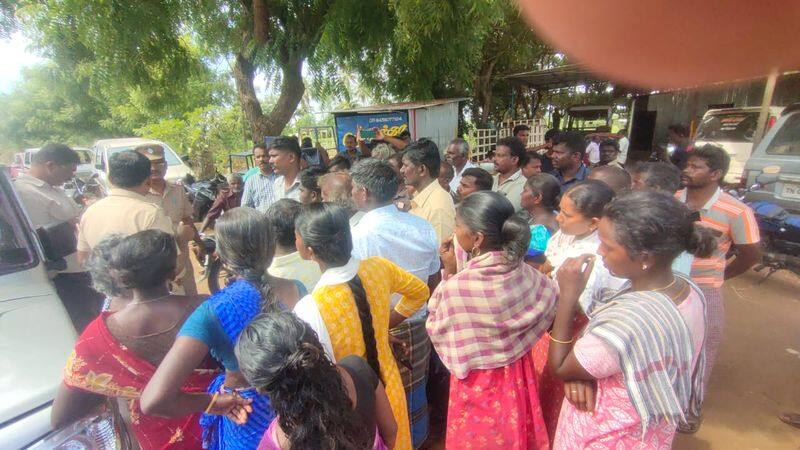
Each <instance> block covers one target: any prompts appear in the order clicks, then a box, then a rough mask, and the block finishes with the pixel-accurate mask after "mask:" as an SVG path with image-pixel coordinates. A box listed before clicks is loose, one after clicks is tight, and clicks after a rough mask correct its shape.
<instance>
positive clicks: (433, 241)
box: [350, 159, 439, 448]
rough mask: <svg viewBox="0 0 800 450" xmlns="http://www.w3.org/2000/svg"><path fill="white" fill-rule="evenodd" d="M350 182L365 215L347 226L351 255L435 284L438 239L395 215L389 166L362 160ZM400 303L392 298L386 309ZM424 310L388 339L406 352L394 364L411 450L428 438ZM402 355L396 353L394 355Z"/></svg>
mask: <svg viewBox="0 0 800 450" xmlns="http://www.w3.org/2000/svg"><path fill="white" fill-rule="evenodd" d="M350 176H351V177H352V180H353V201H355V203H356V206H358V208H359V209H360V210H362V211H366V214H364V217H362V218H361V221H360V222H359V223H358V224H357V225H356V226H354V227H353V229H352V236H353V257H355V258H358V259H366V258H369V257H372V256H380V257H383V258H386V259H388V260H390V261H392V262H393V263H395V264H397V265H398V266H400V268H402V269H404V270H406V271H408V272H410V273H412V274H414V275H415V276H416V277H417V278H419V279H420V280H422V281H424V282H426V283H428V285H429V286H432V285H433V284H434V283H435V282H437V281H438V279H436V278H437V276H438V273H439V253H438V248H439V239H438V238H437V236H436V231H435V230H434V229H433V226H432V225H431V224H430V223H428V221H427V220H425V219H423V218H421V217H418V216H415V215H414V214H409V213H405V212H402V211H400V210H399V209H397V207H396V206H395V205H394V202H393V199H394V197H395V195H396V194H397V184H398V177H397V173H396V172H395V171H394V169H393V168H392V166H391V165H389V163H387V162H386V161H381V160H378V159H365V160H362V161H359V162H358V163H356V164H355V165H354V166H353V168H352V169H351V170H350ZM399 300H400V297H399V296H398V295H395V296H394V297H392V307H394V305H396V304H397V302H398V301H399ZM427 312H428V308H427V306H425V307H422V308H420V309H419V311H417V312H416V314H414V315H413V316H411V317H409V318H408V319H407V320H405V321H404V322H403V323H401V324H400V325H398V326H397V327H395V328H394V329H392V330H391V333H392V335H393V336H394V337H395V338H397V339H399V340H400V341H401V342H403V343H404V345H405V347H406V348H407V349H408V350H409V356H408V360H407V361H406V360H405V359H406V358H405V356H404V355H400V356H398V364H397V366H398V367H399V368H400V375H401V376H402V378H403V387H404V388H405V391H406V398H407V402H408V416H409V417H410V418H411V436H412V439H413V441H414V447H415V448H416V447H419V445H421V444H422V442H423V441H424V440H425V438H426V437H427V434H428V401H427V396H426V393H425V385H426V384H427V378H428V362H429V358H430V353H431V344H430V340H429V338H428V334H427V332H426V331H425V318H426V316H427ZM400 353H402V352H400Z"/></svg>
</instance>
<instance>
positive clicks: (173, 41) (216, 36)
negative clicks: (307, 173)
mask: <svg viewBox="0 0 800 450" xmlns="http://www.w3.org/2000/svg"><path fill="white" fill-rule="evenodd" d="M385 6H386V5H385V3H383V2H381V1H378V0H361V1H358V2H352V1H348V0H143V1H139V2H129V1H126V0H109V1H103V2H92V1H86V0H53V1H49V2H46V3H34V2H32V0H29V2H28V3H27V4H26V6H24V7H23V9H22V11H23V14H21V16H22V17H23V23H24V24H25V25H26V29H27V30H28V32H29V34H30V35H31V36H32V38H33V40H34V41H35V42H37V43H38V44H39V45H40V47H41V48H42V49H43V51H44V52H45V53H46V54H47V56H50V57H52V58H54V59H56V60H57V61H69V62H71V63H73V64H75V67H76V69H77V70H79V71H81V72H83V73H85V74H87V75H88V76H90V77H91V79H92V82H93V83H92V84H93V86H95V87H101V88H103V87H102V86H105V88H106V89H107V88H108V87H112V88H113V87H114V86H118V85H123V86H127V87H130V86H135V87H137V88H138V89H140V90H141V92H146V93H150V91H156V92H158V93H160V94H162V95H160V96H155V97H153V98H152V101H153V102H158V103H161V104H165V103H169V101H170V99H171V96H173V95H174V94H175V92H176V87H178V88H179V87H180V86H181V85H182V84H183V83H185V81H186V80H187V79H188V78H189V77H190V76H191V75H192V74H193V73H196V72H197V71H198V70H202V67H199V66H198V64H197V61H196V60H195V59H194V58H192V54H191V51H190V47H191V44H192V43H196V44H197V45H198V46H199V48H200V49H202V52H203V55H205V62H206V63H207V64H211V65H222V64H228V65H229V68H230V73H231V75H232V78H233V80H234V82H235V86H236V93H237V97H238V100H239V103H240V105H241V108H242V111H243V113H244V117H245V119H246V120H247V123H248V125H249V127H250V130H251V135H252V138H253V140H254V141H262V140H263V138H264V136H267V135H274V134H279V133H280V132H281V131H282V130H283V128H284V127H285V126H286V124H287V123H288V122H289V119H290V118H291V117H292V114H293V113H294V111H295V109H296V108H297V105H298V103H299V102H300V99H301V98H302V96H303V93H304V92H305V84H304V82H303V65H304V63H305V62H306V61H308V62H309V64H311V65H312V66H314V70H315V71H317V72H318V73H321V72H323V71H324V70H326V68H325V66H327V65H328V63H329V62H328V61H324V60H321V59H319V58H315V57H314V52H315V50H316V48H317V46H318V44H319V42H320V41H321V40H322V39H323V36H324V35H326V34H329V35H331V36H332V37H329V38H328V40H331V39H344V40H345V41H347V42H348V45H350V46H355V45H357V43H356V42H357V36H355V35H354V34H352V33H350V32H349V31H350V30H357V29H358V28H359V27H361V26H362V23H364V22H362V20H364V19H366V18H368V17H369V15H371V14H373V13H374V11H380V10H381V9H382V7H385ZM354 10H355V11H354ZM98 18H102V19H100V20H98ZM373 33H374V30H373ZM333 36H335V37H333ZM258 73H263V74H267V75H271V76H272V78H273V79H274V80H276V82H278V83H280V92H279V95H278V97H277V100H276V102H275V103H274V105H273V106H272V107H271V109H270V110H269V111H268V112H265V110H264V109H263V107H262V104H261V102H260V100H259V98H258V95H257V93H256V89H255V86H254V79H255V77H256V75H257V74H258Z"/></svg>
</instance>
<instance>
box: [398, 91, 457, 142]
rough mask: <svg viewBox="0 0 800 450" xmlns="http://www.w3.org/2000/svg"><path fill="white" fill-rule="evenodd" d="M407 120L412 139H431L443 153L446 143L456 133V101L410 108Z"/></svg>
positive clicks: (453, 137)
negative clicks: (427, 106)
mask: <svg viewBox="0 0 800 450" xmlns="http://www.w3.org/2000/svg"><path fill="white" fill-rule="evenodd" d="M409 122H410V128H411V130H412V131H411V135H412V137H413V138H414V139H420V138H429V139H431V140H432V141H434V142H436V145H437V146H438V147H439V151H440V152H441V153H442V154H443V155H444V150H445V149H446V148H447V144H448V143H450V141H451V140H453V139H455V137H456V136H457V134H458V103H456V102H451V103H446V104H444V105H437V106H432V107H429V108H420V109H414V110H411V111H409Z"/></svg>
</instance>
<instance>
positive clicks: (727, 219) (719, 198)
mask: <svg viewBox="0 0 800 450" xmlns="http://www.w3.org/2000/svg"><path fill="white" fill-rule="evenodd" d="M729 165H730V157H729V156H728V154H727V153H726V152H725V151H724V150H722V149H721V148H719V147H716V146H712V145H706V146H704V147H702V148H699V149H695V150H694V151H692V152H691V153H690V154H689V157H688V160H687V162H686V168H685V169H684V170H683V173H682V175H681V183H682V184H683V186H684V187H685V189H684V190H682V191H678V192H677V193H676V194H675V195H676V197H677V198H678V199H679V200H681V201H682V202H684V203H686V206H687V207H688V208H689V210H691V211H696V212H697V213H699V220H700V222H701V223H702V225H704V226H707V227H709V228H711V229H713V230H716V231H718V232H719V233H720V237H719V239H718V244H717V249H716V250H715V251H714V254H713V255H711V257H710V258H697V257H695V258H694V261H693V262H692V273H691V276H692V280H693V281H694V282H695V283H697V285H698V286H699V287H700V288H701V289H702V291H703V294H704V295H705V297H706V371H705V374H704V377H703V378H704V380H703V385H704V386H707V385H708V378H709V375H710V374H711V369H712V367H713V365H714V360H715V359H716V356H717V351H718V350H719V344H720V342H721V341H722V329H723V326H724V324H725V309H724V305H723V298H722V284H723V282H724V281H725V280H727V279H730V278H733V277H736V276H739V275H741V274H743V273H744V272H746V271H747V270H748V269H750V268H751V267H753V265H755V264H756V263H757V262H758V261H759V260H760V259H761V245H760V243H759V233H758V224H757V223H756V219H755V216H754V215H753V210H752V209H750V207H749V206H747V205H745V204H744V203H742V202H740V201H739V200H737V199H735V198H733V197H731V196H730V195H728V194H726V193H724V192H722V190H721V189H720V187H719V184H720V182H721V181H722V179H723V178H724V177H725V174H726V172H727V171H728V166H729ZM731 248H732V249H733V253H734V255H735V256H734V258H733V260H732V261H731V262H730V263H728V262H727V260H726V255H727V253H728V251H729V250H730V249H731ZM698 425H699V423H698ZM695 430H696V427H695ZM690 431H694V430H690Z"/></svg>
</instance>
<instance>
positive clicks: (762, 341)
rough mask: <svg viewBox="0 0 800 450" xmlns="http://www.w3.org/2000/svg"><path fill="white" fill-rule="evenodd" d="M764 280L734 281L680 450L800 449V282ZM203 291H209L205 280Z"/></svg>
mask: <svg viewBox="0 0 800 450" xmlns="http://www.w3.org/2000/svg"><path fill="white" fill-rule="evenodd" d="M196 268H197V267H196ZM196 273H197V272H196ZM199 278H200V277H199V276H198V279H199ZM759 279H760V275H758V274H756V273H755V272H749V273H747V274H745V275H743V276H741V277H739V278H736V279H734V280H732V281H731V282H728V283H726V285H725V294H724V295H725V306H726V311H725V315H726V324H725V326H726V328H725V338H724V341H723V343H722V349H721V353H720V356H719V358H718V359H717V364H716V367H715V368H714V372H713V374H712V376H711V382H710V387H709V390H708V392H707V394H706V399H705V404H704V407H703V417H704V421H703V425H702V427H701V428H700V431H698V432H697V434H695V435H693V436H685V435H680V434H679V435H678V437H677V438H676V439H675V445H674V447H673V448H675V449H679V450H684V449H685V450H708V449H753V450H767V449H770V450H771V449H800V429H796V428H792V427H790V426H788V425H785V424H784V423H783V422H781V421H780V420H778V418H777V416H778V414H779V413H781V412H782V411H797V412H800V277H797V276H794V275H792V274H790V273H786V272H780V273H777V274H775V275H773V276H772V277H771V278H770V279H769V280H767V281H766V282H764V283H763V284H757V283H758V281H759ZM198 288H199V290H200V291H201V292H208V288H207V286H206V285H205V284H204V282H203V283H199V285H198ZM428 444H430V443H428ZM426 447H427V448H434V449H440V448H444V445H443V443H442V442H438V443H435V444H433V445H426Z"/></svg>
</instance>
